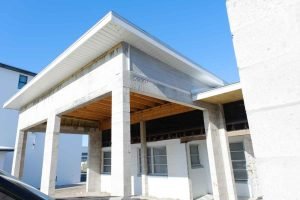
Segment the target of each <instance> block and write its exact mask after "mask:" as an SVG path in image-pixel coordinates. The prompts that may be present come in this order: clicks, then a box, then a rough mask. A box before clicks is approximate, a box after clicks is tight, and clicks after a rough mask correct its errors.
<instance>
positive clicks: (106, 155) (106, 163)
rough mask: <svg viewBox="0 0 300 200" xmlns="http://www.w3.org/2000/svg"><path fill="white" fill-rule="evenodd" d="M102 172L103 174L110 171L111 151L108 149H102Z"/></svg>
mask: <svg viewBox="0 0 300 200" xmlns="http://www.w3.org/2000/svg"><path fill="white" fill-rule="evenodd" d="M102 172H103V173H104V174H110V173H111V152H110V151H104V152H103V168H102Z"/></svg>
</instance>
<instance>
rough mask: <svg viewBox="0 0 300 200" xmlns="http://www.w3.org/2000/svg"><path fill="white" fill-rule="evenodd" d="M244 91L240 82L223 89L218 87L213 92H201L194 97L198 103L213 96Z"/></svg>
mask: <svg viewBox="0 0 300 200" xmlns="http://www.w3.org/2000/svg"><path fill="white" fill-rule="evenodd" d="M240 89H242V85H241V83H240V82H237V83H232V84H229V85H225V86H223V87H218V88H215V89H212V90H208V91H205V92H200V93H198V94H195V95H193V101H198V100H202V99H205V98H209V97H212V96H216V95H220V94H223V93H228V92H232V91H236V90H240Z"/></svg>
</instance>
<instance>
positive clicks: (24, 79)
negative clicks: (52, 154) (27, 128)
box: [0, 63, 81, 187]
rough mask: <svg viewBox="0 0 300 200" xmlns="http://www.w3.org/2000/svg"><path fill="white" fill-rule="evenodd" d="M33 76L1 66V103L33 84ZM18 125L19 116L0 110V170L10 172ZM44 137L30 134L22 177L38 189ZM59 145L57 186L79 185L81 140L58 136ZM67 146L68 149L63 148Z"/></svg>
mask: <svg viewBox="0 0 300 200" xmlns="http://www.w3.org/2000/svg"><path fill="white" fill-rule="evenodd" d="M35 75H36V74H35V73H32V72H29V71H26V70H23V69H20V68H16V67H12V66H9V65H6V64H2V63H0V91H1V92H0V103H2V104H3V103H4V102H5V101H6V100H7V98H9V97H11V96H12V95H13V94H15V93H16V92H18V91H19V90H20V89H21V88H22V87H23V86H24V85H26V84H27V83H28V82H30V81H31V80H32V78H33V77H34V76H35ZM17 124H18V112H17V111H15V110H7V109H3V108H1V109H0V169H3V170H5V171H8V172H10V171H11V168H12V158H13V149H14V146H15V140H16V133H17ZM44 140H45V138H44V134H41V133H34V134H29V135H28V138H27V147H28V148H27V149H26V156H25V163H26V165H25V167H24V170H25V173H24V176H23V177H22V180H24V181H25V182H27V183H29V184H31V185H33V186H35V187H40V181H41V177H40V173H41V170H42V159H43V150H44ZM60 140H61V145H59V158H58V159H59V161H58V166H68V170H66V169H67V168H64V167H59V168H58V171H57V182H56V184H57V185H64V184H73V183H78V182H79V181H80V156H81V136H80V135H75V136H74V135H63V134H62V135H61V136H60ZM66 142H67V145H68V146H69V147H71V148H72V150H70V148H66Z"/></svg>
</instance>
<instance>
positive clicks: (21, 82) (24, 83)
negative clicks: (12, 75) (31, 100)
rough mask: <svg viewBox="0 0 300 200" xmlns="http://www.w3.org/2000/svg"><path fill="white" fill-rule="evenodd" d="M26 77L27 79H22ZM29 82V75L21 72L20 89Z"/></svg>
mask: <svg viewBox="0 0 300 200" xmlns="http://www.w3.org/2000/svg"><path fill="white" fill-rule="evenodd" d="M22 78H24V79H25V80H22ZM27 83H28V76H26V75H23V74H19V81H18V89H22V88H23V87H24V86H25V85H26V84H27Z"/></svg>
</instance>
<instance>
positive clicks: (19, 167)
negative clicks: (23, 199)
mask: <svg viewBox="0 0 300 200" xmlns="http://www.w3.org/2000/svg"><path fill="white" fill-rule="evenodd" d="M27 134H28V133H27V132H26V131H18V132H17V138H16V144H15V150H14V158H13V164H12V170H11V173H12V175H13V176H15V177H17V178H18V179H21V178H22V176H23V171H24V161H25V152H26V142H27Z"/></svg>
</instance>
